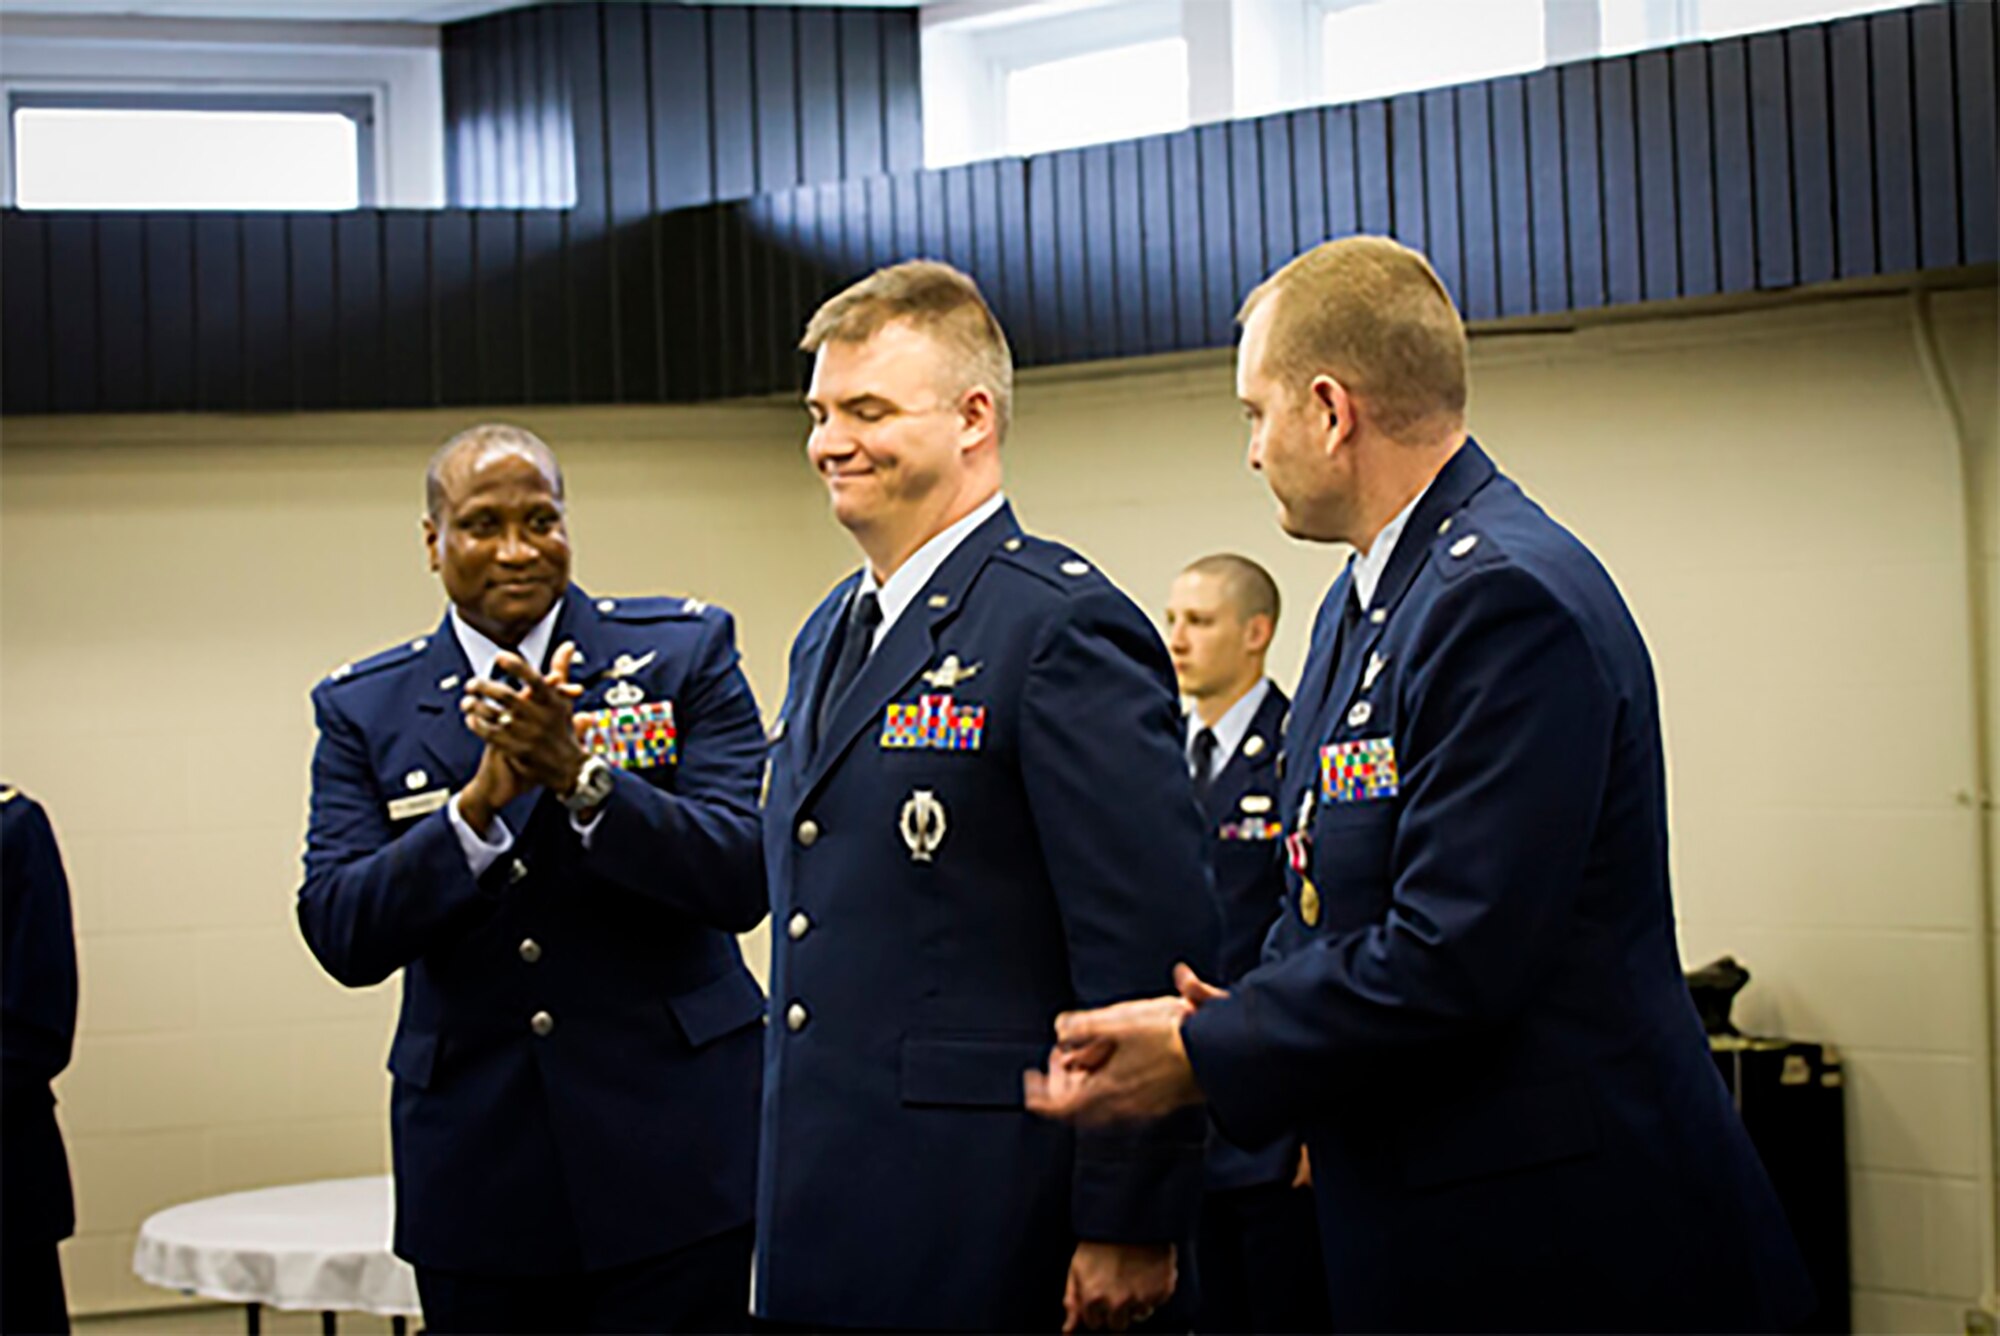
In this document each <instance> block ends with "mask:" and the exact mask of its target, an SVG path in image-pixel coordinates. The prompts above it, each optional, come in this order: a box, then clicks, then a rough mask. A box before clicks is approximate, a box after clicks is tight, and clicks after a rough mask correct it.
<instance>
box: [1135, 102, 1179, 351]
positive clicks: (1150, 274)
mask: <svg viewBox="0 0 2000 1336" xmlns="http://www.w3.org/2000/svg"><path fill="white" fill-rule="evenodd" d="M1171 145H1172V141H1171V140H1169V139H1167V138H1166V137H1165V136H1163V135H1155V136H1153V137H1152V138H1150V139H1142V140H1140V141H1139V236H1140V244H1141V245H1143V246H1144V247H1145V273H1146V303H1145V308H1144V311H1143V313H1142V318H1143V319H1144V321H1145V341H1144V342H1143V343H1142V344H1141V345H1140V346H1141V347H1143V348H1145V349H1146V351H1148V352H1163V351H1165V350H1166V349H1169V348H1173V347H1175V346H1177V343H1178V340H1177V335H1176V331H1177V328H1178V323H1179V317H1178V313H1177V312H1176V311H1175V309H1174V303H1175V301H1176V300H1177V299H1178V297H1179V295H1180V284H1179V282H1178V280H1177V279H1176V277H1175V274H1174V260H1175V258H1176V256H1177V255H1178V253H1179V239H1178V238H1176V237H1175V236H1174V194H1173V177H1172V171H1173V168H1172V147H1171Z"/></svg>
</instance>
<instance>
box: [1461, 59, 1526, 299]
mask: <svg viewBox="0 0 2000 1336" xmlns="http://www.w3.org/2000/svg"><path fill="white" fill-rule="evenodd" d="M1490 98H1491V89H1490V88H1489V86H1488V85H1486V84H1467V85H1466V86H1465V87H1463V88H1460V89H1459V90H1458V91H1457V93H1456V94H1454V99H1455V106H1454V109H1453V115H1454V117H1455V119H1456V122H1457V134H1456V135H1455V139H1456V141H1457V145H1456V146H1457V149H1458V161H1457V162H1456V163H1454V164H1453V165H1452V172H1453V175H1454V176H1456V177H1457V179H1458V205H1459V235H1460V237H1461V238H1462V239H1463V242H1464V256H1463V264H1464V269H1463V271H1462V272H1461V274H1460V276H1459V301H1460V303H1461V304H1462V306H1463V308H1464V311H1465V314H1466V315H1467V316H1468V317H1469V318H1471V319H1474V320H1491V319H1492V318H1494V317H1495V316H1497V315H1499V314H1500V256H1499V235H1498V231H1497V229H1496V227H1495V224H1494V210H1495V207H1496V204H1497V200H1498V192H1497V191H1496V190H1495V189H1494V182H1493V173H1494V170H1495V168H1496V167H1497V166H1498V163H1497V162H1496V161H1495V159H1494V153H1493V120H1492V104H1491V101H1490ZM1525 184H1526V181H1525V177H1524V178H1523V185H1524V186H1525ZM1525 196H1526V191H1525V189H1524V190H1523V198H1525Z"/></svg>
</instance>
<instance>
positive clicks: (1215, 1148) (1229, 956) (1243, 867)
mask: <svg viewBox="0 0 2000 1336" xmlns="http://www.w3.org/2000/svg"><path fill="white" fill-rule="evenodd" d="M1290 707H1291V701H1290V700H1289V699H1288V698H1287V697H1286V695H1285V693H1284V692H1282V691H1280V690H1279V689H1278V685H1277V683H1275V682H1273V683H1272V684H1271V685H1270V686H1269V687H1268V688H1267V689H1266V690H1265V692H1264V699H1263V701H1262V702H1260V703H1259V704H1258V706H1257V711H1256V713H1255V714H1253V715H1252V716H1251V718H1250V727H1249V729H1248V730H1247V731H1246V732H1245V733H1244V734H1243V740H1242V741H1241V742H1239V743H1237V744H1236V750H1235V751H1233V752H1231V753H1230V754H1229V761H1228V763H1227V764H1226V765H1224V766H1223V767H1222V770H1221V772H1220V773H1218V774H1217V775H1216V777H1215V783H1214V785H1213V786H1212V787H1210V789H1209V792H1208V803H1207V806H1206V808H1205V809H1204V811H1203V813H1202V815H1203V816H1204V817H1205V818H1206V819H1207V821H1208V839H1209V856H1210V866H1211V867H1212V869H1213V870H1214V873H1215V898H1216V901H1217V902H1218V903H1219V904H1220V905H1221V907H1222V968H1221V970H1220V972H1219V977H1218V978H1216V979H1213V980H1210V982H1212V983H1219V984H1223V985H1227V984H1230V983H1232V982H1234V981H1235V980H1237V979H1240V978H1242V977H1243V976H1244V975H1246V974H1248V973H1249V972H1250V971H1251V970H1253V969H1255V968H1257V965H1258V963H1259V962H1260V961H1261V960H1262V958H1263V950H1264V939H1265V938H1266V937H1268V936H1269V935H1270V932H1271V924H1272V922H1273V921H1274V920H1275V919H1276V918H1277V917H1278V913H1279V910H1280V908H1281V907H1282V903H1283V900H1284V897H1285V857H1284V855H1285V842H1284V835H1283V828H1284V814H1283V812H1282V810H1281V809H1280V807H1279V801H1278V800H1279V792H1278V786H1279V783H1280V780H1281V777H1282V767H1281V765H1280V757H1281V756H1282V755H1283V753H1282V751H1281V750H1280V748H1281V746H1282V744H1283V741H1284V736H1285V733H1284V725H1285V714H1286V712H1287V710H1289V709H1290ZM1252 739H1255V741H1252ZM1297 1158H1298V1142H1297V1140H1296V1139H1295V1138H1294V1137H1291V1136H1289V1135H1287V1136H1281V1137H1279V1138H1278V1139H1277V1140H1275V1141H1273V1142H1271V1143H1269V1144H1268V1145H1264V1146H1256V1147H1251V1148H1247V1149H1246V1148H1244V1147H1241V1146H1238V1145H1236V1144H1235V1143H1234V1142H1232V1141H1230V1140H1228V1139H1227V1138H1225V1137H1222V1136H1220V1135H1217V1136H1215V1137H1214V1138H1212V1139H1211V1140H1210V1142H1209V1147H1208V1186H1209V1188H1210V1189H1211V1190H1218V1191H1219V1190H1223V1189H1229V1188H1247V1187H1255V1186H1257V1185H1258V1184H1260V1183H1275V1182H1280V1181H1283V1182H1286V1183H1289V1182H1290V1181H1291V1179H1292V1175H1293V1174H1294V1173H1295V1172H1296V1171H1297Z"/></svg>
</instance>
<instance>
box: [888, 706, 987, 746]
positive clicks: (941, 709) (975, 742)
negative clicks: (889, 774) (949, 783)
mask: <svg viewBox="0 0 2000 1336" xmlns="http://www.w3.org/2000/svg"><path fill="white" fill-rule="evenodd" d="M985 732H986V707H985V706H984V705H960V704H959V703H958V701H957V700H956V699H955V698H953V697H951V696H924V697H921V698H919V699H918V701H917V703H916V704H915V705H891V706H890V707H889V708H888V709H886V710H884V711H883V713H882V746H883V747H884V748H887V749H889V750H891V751H908V750H924V751H978V750H979V740H980V738H981V737H982V736H983V735H984V734H985Z"/></svg>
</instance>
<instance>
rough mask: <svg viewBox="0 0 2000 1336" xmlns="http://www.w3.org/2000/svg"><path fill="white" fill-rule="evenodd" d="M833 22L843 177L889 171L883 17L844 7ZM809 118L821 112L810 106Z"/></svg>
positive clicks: (829, 115) (863, 10)
mask: <svg viewBox="0 0 2000 1336" xmlns="http://www.w3.org/2000/svg"><path fill="white" fill-rule="evenodd" d="M834 24H835V26H836V27H837V28H838V30H839V42H840V53H839V54H840V64H839V70H840V108H839V113H840V114H839V117H838V120H839V123H840V133H841V137H842V143H841V155H842V162H841V169H840V170H841V173H842V174H843V175H845V176H862V175H867V174H871V173H875V172H884V171H887V170H889V160H888V157H887V155H886V154H885V152H884V150H883V143H882V136H883V133H884V130H885V128H886V126H885V121H884V116H885V109H886V103H885V101H884V98H883V84H882V20H881V17H880V15H878V14H875V13H874V12H872V11H870V10H865V9H845V10H841V11H839V12H838V13H836V14H835V16H834ZM807 114H808V115H813V114H820V113H817V112H816V110H815V109H814V108H813V107H812V106H811V104H808V108H807ZM826 114H827V116H828V119H834V117H833V116H832V115H831V113H826Z"/></svg>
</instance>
